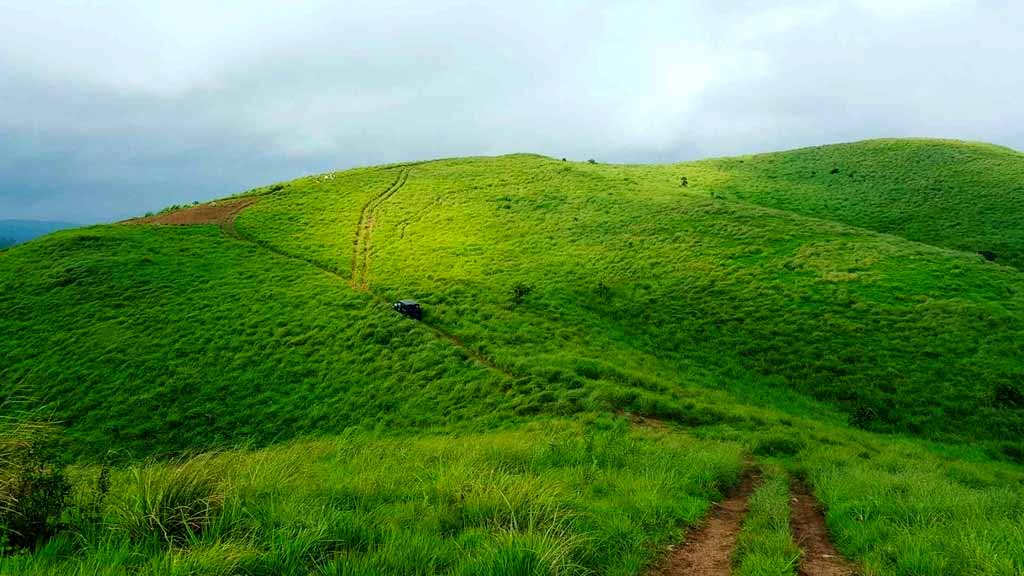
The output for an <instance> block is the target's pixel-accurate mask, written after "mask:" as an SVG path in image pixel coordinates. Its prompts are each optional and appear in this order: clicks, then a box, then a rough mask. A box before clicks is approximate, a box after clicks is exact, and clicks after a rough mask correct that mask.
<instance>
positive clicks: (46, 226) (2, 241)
mask: <svg viewBox="0 0 1024 576" xmlns="http://www.w3.org/2000/svg"><path fill="white" fill-rule="evenodd" d="M75 226H77V224H72V223H70V222H57V221H50V220H0V248H6V247H8V246H13V245H15V244H20V243H22V242H28V241H29V240H31V239H33V238H38V237H39V236H42V235H44V234H49V233H50V232H55V231H57V230H63V229H64V228H74V227H75Z"/></svg>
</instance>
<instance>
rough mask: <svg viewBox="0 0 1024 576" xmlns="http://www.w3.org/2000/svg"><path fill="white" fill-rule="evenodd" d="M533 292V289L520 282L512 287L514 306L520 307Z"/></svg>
mask: <svg viewBox="0 0 1024 576" xmlns="http://www.w3.org/2000/svg"><path fill="white" fill-rule="evenodd" d="M532 291H533V288H532V287H530V286H528V285H526V284H523V283H522V282H520V283H519V284H516V285H515V286H513V287H512V305H513V306H519V305H520V304H522V303H523V301H524V300H525V299H526V296H527V295H528V294H529V293H530V292H532Z"/></svg>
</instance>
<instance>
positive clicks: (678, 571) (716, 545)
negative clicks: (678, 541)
mask: <svg viewBox="0 0 1024 576" xmlns="http://www.w3.org/2000/svg"><path fill="white" fill-rule="evenodd" d="M757 481H758V478H757V477H756V476H754V475H753V474H747V475H745V476H744V477H743V481H742V482H741V483H740V486H739V488H738V489H737V490H736V491H735V493H734V494H733V495H732V496H730V497H729V498H728V499H727V500H725V501H723V502H720V503H718V504H716V505H715V508H714V510H713V511H712V512H711V514H710V515H709V516H708V517H707V518H706V519H705V521H704V523H703V524H702V525H701V527H700V528H698V529H697V531H696V532H692V533H690V534H688V535H687V537H686V540H685V542H684V544H683V545H682V546H678V547H675V546H673V547H670V548H669V553H668V556H666V557H665V559H664V561H662V563H661V564H660V565H659V566H658V567H657V568H655V569H654V570H652V571H651V572H649V576H729V573H730V572H731V571H732V551H733V548H735V546H736V537H737V536H738V535H739V533H740V528H741V527H742V525H743V518H744V517H745V516H746V515H747V499H748V498H749V497H750V493H751V492H753V490H754V486H755V485H756V483H757Z"/></svg>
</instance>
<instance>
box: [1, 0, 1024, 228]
mask: <svg viewBox="0 0 1024 576" xmlns="http://www.w3.org/2000/svg"><path fill="white" fill-rule="evenodd" d="M1021 22H1024V2H1020V1H1019V0H1002V1H995V0H993V1H985V0H974V1H972V0H831V1H830V0H807V1H803V0H793V1H771V0H763V1H762V0H748V1H729V0H707V1H684V0H667V1H659V0H653V1H650V2H640V1H634V2H614V1H600V2H572V1H567V2H550V1H546V2H536V3H534V2H524V1H515V2H498V1H497V0H492V1H487V2H483V1H481V2H469V1H455V0H430V1H423V2H403V1H397V0H376V1H373V2H356V1H349V2H327V1H318V0H292V1H289V2H283V1H282V2H269V1H266V0H245V1H237V2H235V1H229V0H222V1H220V2H208V1H194V0H175V1H173V2H171V1H164V2H155V1H145V0H136V1H131V2H129V1H104V0H95V1H76V2H72V1H65V2H57V1H50V0H20V1H13V2H12V1H10V0H0V37H2V41H0V219H3V218H46V219H69V220H72V221H76V222H83V223H85V222H95V221H104V220H113V219H119V218H123V217H126V216H129V215H133V214H138V213H142V212H145V211H147V210H154V209H159V208H160V207H162V206H165V205H167V204H172V203H179V202H186V201H192V200H204V199H209V198H213V197H217V196H222V195H227V194H230V193H234V192H237V191H241V190H245V189H248V188H251V187H254V186H257V185H262V184H266V183H269V182H273V181H278V180H284V179H291V178H294V177H298V176H301V175H304V174H308V173H315V172H323V171H328V170H334V169H341V168H347V167H351V166H357V165H365V164H377V163H383V162H391V161H398V160H410V159H424V158H433V157H446V156H457V155H469V154H501V153H508V152H538V153H542V154H548V155H551V156H557V157H562V156H567V157H570V158H575V159H586V158H591V157H593V158H597V159H599V160H602V161H622V162H625V161H629V162H658V161H667V160H685V159H695V158H700V157H705V156H711V155H728V154H739V153H748V152H758V151H767V150H775V149H784V148H791V147H797V146H804V145H813V144H821V143H829V142H837V141H849V140H857V139H863V138H872V137H880V136H941V137H951V138H965V139H973V140H985V141H989V142H995V143H998V144H1003V145H1007V146H1011V147H1014V148H1017V149H1024V105H1022V104H1024V65H1022V64H1021V62H1022V61H1024V35H1022V33H1021V31H1020V26H1021Z"/></svg>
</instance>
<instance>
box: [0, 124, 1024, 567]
mask: <svg viewBox="0 0 1024 576" xmlns="http://www.w3.org/2000/svg"><path fill="white" fill-rule="evenodd" d="M1022 176H1024V155H1021V154H1020V153H1017V152H1014V151H1011V150H1008V149H1004V148H999V147H995V146H989V145H982V144H973V143H962V142H955V141H936V140H884V141H868V142H861V143H853V144H843V145H835V146H824V147H818V148H810V149H803V150H795V151H790V152H780V153H774V154H765V155H757V156H746V157H737V158H726V159H714V160H706V161H699V162H688V163H681V164H670V165H604V164H596V163H595V164H592V163H576V162H566V161H561V160H556V159H551V158H546V157H541V156H536V155H511V156H501V157H480V158H459V159H450V160H438V161H431V162H417V163H409V164H399V165H388V166H380V167H373V168H362V169H355V170H349V171H344V172H337V173H329V174H321V175H317V176H311V177H306V178H301V179H298V180H294V181H291V182H283V183H279V184H275V185H272V186H267V187H264V188H259V189H256V190H252V191H249V192H246V193H244V194H242V195H239V196H237V197H233V198H229V199H225V200H222V201H218V202H213V203H210V204H208V205H204V206H197V207H192V208H185V209H182V210H179V211H177V212H171V213H170V214H165V215H160V216H156V217H151V218H143V219H138V220H135V221H132V222H128V223H122V224H118V225H110V226H94V227H89V228H82V229H77V230H68V231H63V232H58V233H55V234H52V235H50V236H47V237H46V238H43V239H40V240H37V241H33V242H29V243H27V244H25V245H21V246H17V247H14V248H12V249H9V250H7V251H4V252H0V312H2V314H0V326H2V328H3V331H4V334H5V335H7V337H6V338H5V340H4V341H3V342H2V343H0V390H2V391H3V394H4V395H5V396H7V397H13V396H16V395H20V396H29V397H32V398H34V399H36V400H37V401H38V402H40V403H43V404H46V405H47V406H48V409H49V410H50V411H51V413H52V414H53V415H54V416H55V417H56V418H57V419H59V420H60V421H61V423H62V426H63V428H64V433H63V436H62V440H61V451H62V452H63V453H64V454H66V455H67V456H68V458H70V459H72V460H74V461H75V462H76V464H75V466H74V467H73V468H72V471H71V475H72V476H74V479H75V486H76V492H75V498H77V499H78V501H84V500H89V499H90V498H94V497H95V494H94V492H97V491H99V492H102V497H101V498H100V500H102V502H101V504H100V505H98V506H99V508H98V509H99V510H100V512H97V513H96V514H95V515H94V516H98V517H99V519H98V520H97V519H96V518H95V517H94V518H93V519H92V520H88V519H82V518H78V519H77V520H76V519H70V520H67V526H66V527H65V528H66V529H64V530H63V531H59V532H58V535H57V536H56V537H54V538H52V539H49V540H48V541H46V542H45V543H43V544H40V546H41V548H38V549H37V550H36V552H35V553H34V554H30V555H24V556H18V557H13V558H12V559H3V560H0V574H6V573H10V574H15V573H18V574H22V573H28V574H31V573H39V574H50V573H72V571H74V570H78V571H79V573H93V572H89V566H101V565H102V566H108V567H109V568H108V572H104V573H110V574H122V573H152V574H162V573H182V574H184V573H218V574H284V573H287V574H308V573H319V574H385V573H391V574H406V573H416V574H555V573H557V574H584V573H600V574H640V573H644V571H645V570H647V569H648V568H649V567H650V566H652V565H655V564H657V563H658V562H659V558H660V557H661V554H660V551H661V550H662V549H663V547H664V545H665V544H667V543H669V542H671V541H673V540H674V539H677V538H678V537H679V533H680V532H679V531H680V529H685V528H686V527H687V526H692V525H694V524H695V523H696V522H698V521H699V520H700V518H701V517H702V516H703V515H704V514H705V512H706V511H707V510H709V508H710V506H711V503H712V502H714V501H716V500H718V499H720V498H721V497H722V496H723V494H724V493H726V492H728V491H729V489H730V487H733V486H736V485H738V484H740V483H741V482H740V481H741V478H742V477H743V476H744V470H745V469H746V470H748V471H749V470H750V469H751V467H755V466H756V467H757V468H759V469H760V470H761V471H762V473H763V475H764V479H763V484H760V485H759V486H760V487H757V486H753V485H751V487H750V489H751V490H756V492H754V495H753V496H752V497H751V508H750V512H749V514H748V517H749V520H748V521H747V524H746V525H745V526H746V527H745V528H744V532H743V533H742V534H741V535H740V542H741V544H740V546H739V547H738V548H737V552H736V555H735V556H734V557H733V558H732V562H733V565H734V567H735V569H736V570H737V571H739V573H749V574H755V573H773V574H785V573H793V570H794V563H793V561H792V555H793V554H794V550H797V552H796V553H799V550H798V549H796V548H794V546H793V544H792V543H791V542H790V538H789V536H788V526H789V515H788V508H787V502H788V500H789V498H788V491H787V487H788V484H789V480H788V478H789V477H790V476H792V477H795V478H799V479H801V481H802V482H805V483H806V484H807V485H808V486H809V487H810V489H811V490H812V491H813V494H814V496H815V497H816V498H818V500H820V502H821V504H822V505H824V507H825V508H826V509H827V511H828V513H827V516H826V518H825V520H826V521H827V523H828V528H829V531H830V533H831V535H832V537H833V540H834V541H835V544H836V545H837V547H838V548H839V550H840V551H841V552H842V553H843V554H845V555H846V556H847V557H849V558H850V559H851V560H852V561H855V562H857V563H858V564H859V565H860V566H861V568H862V569H863V570H864V571H865V572H866V573H869V574H957V573H962V574H1015V573H1019V571H1020V570H1022V569H1024V522H1022V521H1021V518H1022V517H1024V515H1022V514H1024V469H1022V468H1021V463H1022V462H1024V440H1022V438H1024V435H1022V433H1024V361H1022V360H1021V359H1022V358H1024V275H1022V273H1021V271H1020V270H1019V269H1018V267H1019V266H1020V265H1021V264H1022V263H1024V226H1021V224H1024V183H1022V182H1024V180H1022ZM684 177H685V178H686V182H687V185H686V186H682V185H681V183H680V180H681V179H682V178H684ZM978 252H991V253H992V254H990V255H989V256H993V255H994V258H995V260H994V261H989V260H990V258H986V257H982V256H979V255H978V254H977V253H978ZM402 298H412V299H416V300H417V301H419V302H420V303H421V304H422V306H423V310H424V316H423V319H422V321H420V322H416V321H413V320H410V319H408V318H404V317H402V316H400V315H398V314H396V313H394V312H393V311H392V310H391V309H390V304H389V303H390V302H392V301H395V300H398V299H402ZM240 446H242V447H240ZM209 450H217V451H215V452H213V453H207V454H202V455H199V456H192V457H191V459H185V457H184V456H182V455H183V454H195V453H196V452H197V451H209ZM105 463H106V464H105ZM108 464H112V465H113V466H114V468H112V469H111V468H108ZM748 473H749V472H748ZM104 474H107V475H109V478H112V481H111V482H112V483H111V484H110V485H109V487H108V489H107V491H106V492H104V491H102V490H98V489H94V488H93V486H96V485H97V482H99V480H100V478H101V477H102V476H103V475H104ZM109 478H108V481H110V480H109ZM182 483H183V484H186V485H188V486H190V487H191V488H192V489H195V490H196V492H195V494H193V498H192V499H191V500H188V502H189V503H190V504H189V506H185V507H184V508H182V507H178V508H175V507H174V506H173V501H170V502H169V503H167V502H164V501H163V500H161V499H162V498H167V499H173V498H177V497H179V496H181V494H180V493H179V492H175V490H176V489H177V487H179V485H180V484H182ZM107 492H109V494H108V493H107ZM90 501H91V500H90ZM154 502H157V503H158V504H159V505H157V504H154ZM196 502H198V503H199V505H198V508H196V509H193V508H195V506H194V505H195V504H196ZM161 506H164V507H166V506H170V509H171V510H172V512H171V513H170V515H169V516H168V517H166V518H164V519H163V520H162V521H154V518H156V519H159V518H161V516H160V514H159V509H160V507H161ZM780 507H781V508H780ZM175 510H177V512H174V511H175ZM182 510H187V512H186V514H185V516H186V518H185V519H184V520H182V518H180V516H182V515H181V514H180V512H181V511H182ZM780 510H781V511H780ZM773 514H774V516H772V515H773ZM762 515H763V518H762ZM72 533H73V534H77V536H72V535H69V534H72ZM773 539H774V540H773ZM83 542H84V544H83ZM768 542H776V543H777V545H774V546H770V545H768V544H766V543H768ZM609 543H614V544H613V545H612V544H609ZM90 563H91V564H90Z"/></svg>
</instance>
